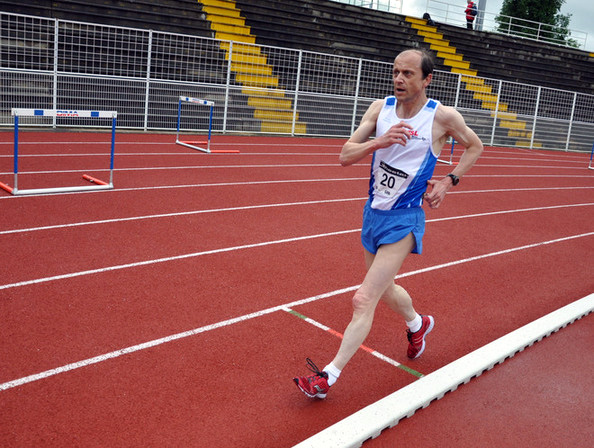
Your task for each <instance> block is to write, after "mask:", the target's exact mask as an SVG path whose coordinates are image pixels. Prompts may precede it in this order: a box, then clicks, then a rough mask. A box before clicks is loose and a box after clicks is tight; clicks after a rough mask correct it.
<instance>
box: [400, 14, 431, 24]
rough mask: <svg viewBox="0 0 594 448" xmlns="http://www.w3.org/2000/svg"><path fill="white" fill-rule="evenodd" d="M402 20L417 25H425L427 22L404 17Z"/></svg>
mask: <svg viewBox="0 0 594 448" xmlns="http://www.w3.org/2000/svg"><path fill="white" fill-rule="evenodd" d="M404 20H406V21H407V22H410V23H415V24H417V25H426V24H427V21H426V20H425V19H417V18H416V17H410V16H406V17H405V18H404Z"/></svg>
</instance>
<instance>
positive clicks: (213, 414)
mask: <svg viewBox="0 0 594 448" xmlns="http://www.w3.org/2000/svg"><path fill="white" fill-rule="evenodd" d="M106 135H107V134H88V133H84V134H78V133H52V132H43V133H35V132H28V133H23V135H22V136H21V154H22V163H21V165H20V175H19V187H20V188H39V187H51V186H65V185H73V184H78V183H80V184H84V181H83V180H81V176H82V174H84V173H87V174H90V175H93V176H95V177H97V178H99V179H101V178H103V177H105V175H106V173H107V171H106V167H107V162H106V158H105V154H106V153H107V152H108V150H107V148H108V145H107V144H105V145H104V144H103V142H104V141H107V140H108V139H107V137H106ZM11 139H12V134H10V133H2V134H0V181H1V182H4V183H7V184H12V174H11V173H12V157H11V154H12V152H11V151H12V146H11V141H12V140H11ZM103 139H105V140H103ZM173 140H174V138H173V137H172V136H171V135H147V134H118V136H117V139H116V172H115V175H114V184H115V189H114V190H110V191H101V192H91V193H88V192H87V193H70V194H57V195H45V196H30V197H28V196H27V197H25V196H24V197H14V196H10V195H9V194H8V193H5V192H3V191H0V208H1V210H2V221H1V223H0V254H1V255H2V260H3V263H2V265H1V267H0V272H1V275H0V279H1V280H0V313H1V315H2V316H3V323H2V326H1V327H0V341H1V342H0V356H1V359H2V360H3V362H2V365H1V367H0V445H3V446H40V445H42V446H56V447H57V446H217V447H253V446H261V447H285V446H286V447H288V446H292V445H294V444H295V443H298V442H299V441H301V440H303V439H306V438H308V437H310V436H311V435H313V434H315V433H317V432H319V431H320V430H322V429H324V428H325V427H328V426H329V425H331V424H333V423H335V422H337V421H340V420H341V419H343V418H345V417H346V416H348V415H350V414H352V413H354V412H356V411H357V410H359V409H361V408H363V407H365V406H367V405H369V404H371V403H374V402H375V401H377V400H379V399H380V398H382V397H384V396H386V395H388V394H390V393H392V392H394V391H395V390H398V389H399V388H401V387H403V386H405V385H407V384H410V383H412V382H414V381H415V380H416V379H417V376H415V375H414V373H415V372H418V373H419V374H424V375H427V374H430V373H431V372H433V371H435V370H437V369H439V368H440V367H442V366H444V365H446V364H448V363H450V362H452V361H454V360H456V359H458V358H460V357H461V356H464V355H465V354H467V353H469V352H471V351H473V350H475V349H477V348H479V347H481V346H483V345H485V344H487V343H489V342H491V341H493V340H495V339H497V338H499V337H501V336H503V335H505V334H507V333H509V332H511V331H513V330H515V329H517V328H519V327H521V326H523V325H525V324H527V323H529V322H532V321H534V320H536V319H538V318H539V317H541V316H543V315H545V314H547V313H549V312H552V311H554V310H556V309H558V308H560V307H562V306H564V305H566V304H568V303H571V302H573V301H575V300H577V299H579V298H581V297H584V296H586V295H588V294H590V293H592V292H593V291H594V280H593V275H592V273H593V271H592V264H591V262H590V261H589V260H591V259H592V255H593V254H594V225H593V220H592V216H593V213H592V210H593V207H594V200H593V199H594V196H593V194H592V192H593V191H594V172H592V171H590V170H588V169H587V166H588V157H587V155H586V154H572V153H564V152H544V151H523V150H517V149H506V148H487V150H486V151H485V153H484V155H483V157H482V158H481V159H480V160H479V162H478V164H477V165H476V166H475V167H474V168H473V169H472V171H471V172H470V173H469V174H468V175H467V176H465V178H464V179H463V181H462V182H461V183H460V185H459V187H458V188H456V189H455V190H453V191H451V194H449V195H448V198H447V200H446V202H445V204H444V206H443V207H442V208H440V209H438V210H430V209H427V210H426V212H427V222H428V223H427V234H426V237H425V240H424V253H423V255H421V256H411V257H409V258H408V260H407V261H406V262H405V265H404V267H403V269H402V271H401V274H402V278H400V279H399V280H398V282H399V283H401V284H402V285H403V286H404V287H405V288H407V289H408V290H409V292H410V293H411V294H412V295H413V297H414V299H415V305H416V307H417V309H418V310H419V311H420V312H423V313H431V314H433V315H434V316H435V318H436V327H435V330H434V332H433V333H431V335H430V336H429V338H428V346H427V351H426V352H425V354H423V356H422V357H421V358H420V359H418V360H415V361H409V360H408V359H407V358H406V356H405V351H406V339H405V335H404V330H405V328H404V324H403V322H401V320H400V319H398V318H396V317H395V316H394V315H392V314H390V313H389V312H388V311H387V310H386V308H385V307H383V306H380V307H379V308H378V312H377V314H376V321H375V323H374V327H373V329H372V332H371V334H370V336H369V338H368V339H367V341H366V343H365V344H366V346H368V347H370V348H371V349H373V350H376V351H377V352H379V353H381V354H383V355H384V356H386V357H388V358H390V359H392V360H394V361H396V362H401V363H403V365H405V366H406V367H408V368H409V370H405V369H402V368H398V367H395V366H394V365H393V364H390V363H388V362H386V361H382V360H380V359H378V358H376V357H374V356H371V355H370V354H369V353H368V352H366V351H363V350H360V351H359V352H358V353H357V354H356V355H355V357H354V358H353V360H352V362H351V363H350V364H349V366H348V368H347V369H346V370H345V372H344V373H343V375H342V376H341V378H340V381H339V382H338V383H337V384H336V386H334V387H333V388H332V390H331V393H330V394H329V395H328V398H327V399H326V400H323V401H319V400H318V401H312V400H308V399H306V398H305V397H304V396H303V395H302V394H301V393H300V392H298V390H297V389H296V388H295V386H294V384H293V383H292V381H291V378H292V377H293V376H294V375H296V374H303V373H305V371H306V370H305V357H306V356H309V357H312V358H313V359H314V361H316V363H318V365H322V366H323V365H325V363H327V362H328V361H329V360H330V359H331V357H332V356H333V354H334V352H335V351H336V349H337V347H338V344H339V340H338V339H337V338H336V337H335V336H334V335H333V334H332V333H331V332H328V331H324V330H323V329H321V328H319V327H317V326H314V325H312V324H311V323H308V322H306V321H305V320H303V319H301V318H299V317H298V316H297V315H296V313H298V314H299V315H301V316H306V317H308V318H310V319H313V320H314V321H316V322H318V323H320V324H322V325H324V326H326V327H329V328H331V329H333V330H335V331H339V332H342V331H343V329H344V327H345V326H346V324H347V323H348V321H349V319H350V310H351V308H350V297H351V295H352V291H353V289H354V288H356V286H357V285H358V284H359V283H360V282H361V281H362V278H363V275H364V265H363V257H362V253H361V252H362V251H361V247H360V243H359V234H358V230H359V228H360V215H361V209H362V206H363V204H364V201H365V196H366V190H367V183H368V179H367V176H368V169H369V168H368V162H369V161H367V163H361V164H358V165H356V166H353V167H349V168H342V167H340V166H339V165H338V160H337V154H338V152H339V150H340V146H341V145H342V141H341V140H332V139H296V138H264V137H260V138H256V137H251V138H242V137H228V136H225V137H223V136H221V137H215V139H214V145H213V147H214V148H215V149H239V150H240V151H241V152H240V153H239V154H212V155H206V154H202V153H198V152H195V151H192V150H191V149H187V148H184V147H181V146H178V145H175V144H173ZM36 142H42V143H43V144H37V143H36ZM459 156H460V151H459V150H456V152H455V155H454V160H457V158H458V157H459ZM449 169H450V167H448V166H447V165H438V166H437V168H436V176H443V175H444V174H446V173H447V172H449ZM502 251H506V252H502ZM473 257H476V258H473ZM445 264H447V266H444V265H445ZM291 310H293V311H294V312H295V313H293V312H291ZM592 334H593V320H592V316H591V315H588V316H586V317H584V318H583V319H582V320H580V321H578V322H576V323H574V324H572V325H570V326H569V327H567V328H566V329H563V330H561V331H560V332H558V333H555V334H554V335H552V336H550V337H549V338H547V339H545V340H543V341H541V342H539V343H537V344H536V345H535V346H533V347H531V348H529V349H527V350H525V351H524V352H522V353H520V354H518V355H516V356H515V357H514V358H512V359H510V360H508V361H506V362H505V363H504V364H503V365H500V366H497V367H496V368H495V369H493V370H492V371H490V372H488V373H486V374H483V375H482V376H480V377H478V378H476V379H475V380H473V381H471V382H470V383H469V384H467V385H465V386H463V387H461V388H460V389H459V390H457V391H456V392H453V393H450V394H448V395H446V397H445V398H444V399H442V400H439V401H437V402H434V403H432V404H431V405H430V406H429V407H428V408H427V409H424V410H422V411H420V412H418V413H416V414H415V415H414V416H413V417H412V418H410V419H407V420H404V421H402V422H401V423H399V425H398V426H396V427H395V428H393V429H390V430H386V431H384V433H382V435H381V436H380V437H379V438H377V439H375V440H372V441H369V442H367V443H366V444H365V446H367V444H369V446H395V445H396V444H403V443H409V444H413V443H416V444H418V443H420V444H421V445H422V446H489V445H493V443H494V442H493V441H497V442H500V443H499V445H498V446H519V445H524V446H563V445H564V444H565V443H567V442H572V443H571V446H579V443H580V442H579V441H584V440H587V438H588V437H591V427H592V417H591V416H592V415H594V413H593V412H592V411H593V405H592V402H593V401H592V399H593V398H594V397H593V396H592V394H593V392H592V391H593V390H594V388H593V387H592V386H593V385H594V384H593V380H592V376H591V371H592V357H591V356H584V353H588V352H589V351H591V341H592ZM548 405H551V406H548ZM527 410H531V412H527ZM527 428H530V430H528V429H527ZM568 428H570V430H569V429H568ZM415 441H416V442H415Z"/></svg>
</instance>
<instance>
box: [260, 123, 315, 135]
mask: <svg viewBox="0 0 594 448" xmlns="http://www.w3.org/2000/svg"><path fill="white" fill-rule="evenodd" d="M292 127H293V125H292V123H278V122H275V121H262V123H261V125H260V128H261V129H262V132H268V133H271V134H274V133H284V134H290V133H291V131H292ZM295 133H296V134H306V133H307V127H306V125H305V123H295Z"/></svg>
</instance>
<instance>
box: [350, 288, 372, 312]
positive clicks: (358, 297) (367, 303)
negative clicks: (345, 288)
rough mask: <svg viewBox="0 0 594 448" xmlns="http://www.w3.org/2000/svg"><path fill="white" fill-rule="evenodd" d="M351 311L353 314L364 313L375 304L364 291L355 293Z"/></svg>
mask: <svg viewBox="0 0 594 448" xmlns="http://www.w3.org/2000/svg"><path fill="white" fill-rule="evenodd" d="M352 302H353V311H354V312H355V313H366V312H368V311H369V310H370V309H372V308H373V307H374V306H375V303H376V302H377V301H376V300H374V299H373V298H372V297H370V296H369V294H366V293H365V292H364V291H361V290H359V291H357V292H356V293H355V295H354V296H353V300H352Z"/></svg>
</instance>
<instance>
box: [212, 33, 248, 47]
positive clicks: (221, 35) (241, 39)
mask: <svg viewBox="0 0 594 448" xmlns="http://www.w3.org/2000/svg"><path fill="white" fill-rule="evenodd" d="M215 37H216V38H217V39H220V40H232V41H235V42H243V43H244V44H255V43H256V38H255V37H254V36H245V35H243V34H230V33H222V32H216V33H215Z"/></svg>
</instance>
